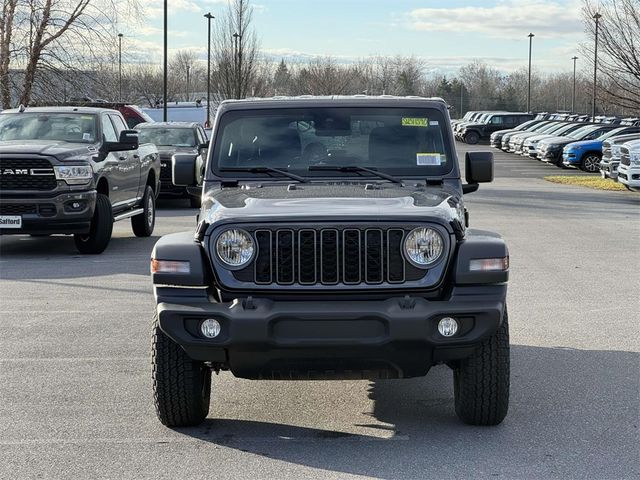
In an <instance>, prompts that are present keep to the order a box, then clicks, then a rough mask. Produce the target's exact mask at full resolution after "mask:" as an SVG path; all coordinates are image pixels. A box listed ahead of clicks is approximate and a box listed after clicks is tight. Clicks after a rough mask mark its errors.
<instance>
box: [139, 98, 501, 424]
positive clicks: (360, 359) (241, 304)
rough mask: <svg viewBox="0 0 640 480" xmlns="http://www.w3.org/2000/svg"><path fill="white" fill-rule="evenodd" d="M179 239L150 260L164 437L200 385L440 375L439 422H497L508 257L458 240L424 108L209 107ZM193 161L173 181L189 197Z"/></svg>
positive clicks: (485, 168) (487, 165) (170, 239)
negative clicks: (448, 408)
mask: <svg viewBox="0 0 640 480" xmlns="http://www.w3.org/2000/svg"><path fill="white" fill-rule="evenodd" d="M213 132H214V135H213V138H214V140H213V141H212V144H211V148H210V149H209V153H208V158H207V165H206V171H205V179H204V188H203V197H202V209H201V213H200V215H199V222H198V225H197V227H196V229H195V233H194V232H185V233H176V234H172V235H167V236H165V237H163V238H161V239H160V240H159V241H158V243H157V244H156V246H155V248H154V250H153V253H152V259H151V272H152V278H153V283H154V291H155V298H156V302H157V312H156V316H155V320H154V321H155V323H154V333H153V380H154V383H153V384H154V399H155V406H156V412H157V415H158V418H159V419H160V421H161V422H162V423H163V424H165V425H167V426H173V427H177V426H188V425H196V424H198V423H200V422H201V421H202V420H203V419H204V418H205V417H206V416H207V414H208V411H209V402H210V391H211V372H212V371H215V372H216V373H218V372H219V371H220V370H229V371H231V372H232V373H233V374H234V375H235V376H236V377H240V378H248V379H280V380H295V379H303V380H309V379H346V378H350V379H352V378H362V379H386V378H408V377H417V376H423V375H426V374H427V372H428V371H429V369H430V368H431V367H432V366H433V365H438V364H446V365H448V366H449V367H450V368H451V369H452V370H453V381H454V386H455V410H456V413H457V414H458V416H459V417H460V419H462V421H464V422H466V423H469V424H473V425H495V424H498V423H500V422H501V421H502V420H503V419H504V417H505V415H506V413H507V408H508V400H509V328H508V322H507V307H506V293H507V278H508V270H509V254H508V250H507V247H506V245H505V242H504V241H503V240H502V239H501V238H500V237H499V236H498V235H496V234H495V233H491V232H486V231H478V230H471V229H468V228H467V227H468V217H467V211H466V209H465V206H464V201H463V193H470V192H473V191H475V190H477V188H478V183H479V182H489V181H491V180H492V179H493V158H492V155H491V154H490V153H468V154H467V156H466V159H465V175H466V181H467V183H466V184H462V182H461V180H460V170H459V167H458V160H457V157H456V151H455V149H454V143H453V138H452V131H451V127H450V123H449V116H448V113H447V107H446V104H445V103H444V101H442V100H440V99H421V98H416V97H414V98H397V97H386V96H385V97H364V96H358V97H339V98H336V97H333V98H291V99H273V100H267V99H265V100H250V101H229V102H224V103H222V105H221V106H220V109H219V110H218V112H217V116H216V119H215V124H214V129H213ZM194 164H195V163H194V158H193V156H189V155H175V156H174V158H173V178H174V183H176V184H178V185H185V186H188V185H194V179H195V178H196V174H197V172H194Z"/></svg>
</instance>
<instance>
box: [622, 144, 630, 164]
mask: <svg viewBox="0 0 640 480" xmlns="http://www.w3.org/2000/svg"><path fill="white" fill-rule="evenodd" d="M620 163H621V164H622V165H627V166H630V165H631V155H630V154H629V149H628V148H627V147H622V148H621V149H620Z"/></svg>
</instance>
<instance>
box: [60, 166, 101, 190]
mask: <svg viewBox="0 0 640 480" xmlns="http://www.w3.org/2000/svg"><path fill="white" fill-rule="evenodd" d="M53 171H54V172H55V174H56V180H64V181H65V182H67V183H68V184H69V185H84V184H87V183H89V182H90V181H91V179H92V178H93V169H92V168H91V165H55V166H54V167H53Z"/></svg>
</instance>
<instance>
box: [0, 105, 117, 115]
mask: <svg viewBox="0 0 640 480" xmlns="http://www.w3.org/2000/svg"><path fill="white" fill-rule="evenodd" d="M21 111H24V112H28V113H80V114H82V113H84V114H94V115H95V114H97V113H101V112H109V113H113V112H115V111H117V110H114V109H112V108H94V107H27V108H25V109H24V110H23V109H21V108H12V109H10V110H3V111H2V113H21Z"/></svg>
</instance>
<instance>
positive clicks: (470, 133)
mask: <svg viewBox="0 0 640 480" xmlns="http://www.w3.org/2000/svg"><path fill="white" fill-rule="evenodd" d="M533 117H534V115H532V114H529V113H495V114H492V115H490V116H489V118H487V119H486V121H485V123H468V124H466V125H465V126H464V127H463V128H462V130H461V131H460V137H462V139H463V140H464V141H465V142H466V143H469V144H471V145H475V144H476V143H478V142H479V141H480V140H488V139H489V137H490V136H491V134H492V133H493V132H497V131H498V130H504V129H505V128H514V127H517V126H518V125H520V124H521V123H524V122H527V121H529V120H532V119H533Z"/></svg>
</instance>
